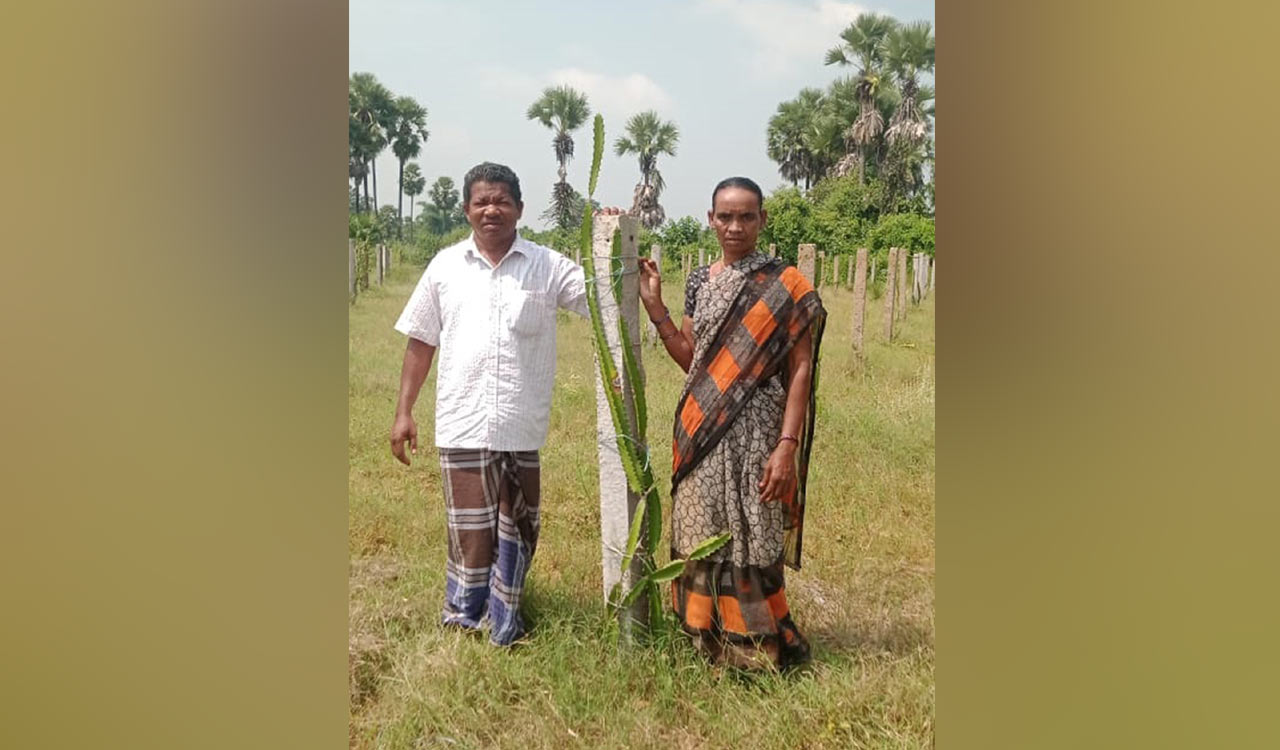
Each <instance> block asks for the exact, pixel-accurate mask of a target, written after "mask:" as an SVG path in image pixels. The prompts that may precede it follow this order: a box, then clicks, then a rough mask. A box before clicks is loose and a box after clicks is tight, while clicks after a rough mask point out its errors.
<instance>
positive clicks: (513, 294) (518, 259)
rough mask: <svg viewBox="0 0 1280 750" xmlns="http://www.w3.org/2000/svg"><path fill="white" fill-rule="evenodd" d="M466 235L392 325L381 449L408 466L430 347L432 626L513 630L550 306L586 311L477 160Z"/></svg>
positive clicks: (532, 516) (567, 268) (544, 424)
mask: <svg viewBox="0 0 1280 750" xmlns="http://www.w3.org/2000/svg"><path fill="white" fill-rule="evenodd" d="M462 202H463V211H464V213H465V214H466V216H467V221H468V223H470V224H471V229H472V233H471V236H470V237H468V238H467V239H465V240H463V241H462V242H459V243H458V244H456V245H453V246H451V247H447V248H445V249H443V250H441V251H440V252H439V253H437V254H436V257H435V258H434V259H432V261H431V263H430V264H429V265H428V266H427V270H426V271H425V272H424V273H423V274H422V279H421V280H420V281H419V282H418V286H417V288H415V289H414V291H413V295H412V296H411V297H410V298H409V303H408V304H407V305H406V306H405V308H404V312H403V313H402V314H401V315H400V319H399V321H397V322H396V330H398V331H400V332H401V333H404V334H406V335H407V336H408V337H409V343H408V347H407V348H406V349H405V354H404V365H403V368H402V370H401V373H400V398H399V401H398V403H397V405H396V416H395V423H394V425H393V426H392V428H391V452H392V453H393V454H394V455H395V457H396V458H398V459H399V460H400V461H402V462H403V463H405V464H406V465H408V464H409V457H408V456H407V455H406V454H405V444H406V443H408V446H409V449H410V451H411V452H412V453H413V454H415V455H416V453H417V448H418V429H417V425H416V424H415V423H414V421H413V404H414V402H415V401H416V400H417V397H418V391H419V389H420V388H421V387H422V383H423V381H424V380H425V379H426V377H427V372H428V371H429V370H430V369H431V362H432V359H433V358H434V356H435V353H436V350H437V349H438V350H439V352H440V370H439V372H438V373H437V375H436V422H435V424H436V428H435V433H436V434H435V441H436V448H437V449H438V450H439V452H440V467H441V471H442V474H443V484H444V498H445V512H446V522H447V527H448V531H449V545H448V557H447V562H446V567H445V574H446V582H445V603H444V614H443V618H442V619H443V622H444V624H445V625H447V626H453V627H458V628H462V629H465V630H479V629H481V628H482V627H484V626H485V625H487V626H488V628H489V639H490V641H491V642H492V643H494V644H495V645H500V646H506V645H510V644H511V643H512V642H514V641H515V640H517V639H518V638H520V636H521V635H523V634H524V622H523V620H522V619H521V617H520V596H521V593H522V591H523V587H524V579H525V575H526V573H528V571H529V563H530V561H531V560H532V558H533V552H534V549H535V548H536V546H537V542H538V503H539V498H540V487H539V481H540V475H539V463H538V449H539V448H541V447H542V444H543V443H544V442H545V441H546V437H547V429H548V425H549V417H550V413H551V385H552V378H553V376H554V373H555V362H556V308H557V307H561V308H566V309H569V310H573V311H574V312H577V313H578V314H579V315H582V316H584V317H585V316H586V315H587V314H588V313H587V300H586V287H585V283H584V278H583V272H582V269H581V268H580V267H579V266H578V265H577V264H575V263H574V262H573V261H571V260H569V259H568V258H565V257H564V256H562V255H560V254H559V253H557V252H555V251H554V250H550V249H548V248H545V247H542V246H541V245H536V244H534V243H532V242H529V241H527V240H525V239H522V238H521V237H520V236H519V235H518V234H517V232H516V222H517V221H519V219H520V216H521V214H522V213H523V210H524V204H523V203H522V202H521V200H520V181H519V179H518V178H517V177H516V175H515V173H514V172H512V171H511V170H510V169H509V168H507V167H505V166H502V165H500V164H492V163H489V162H485V163H483V164H479V165H477V166H476V167H473V168H472V169H471V171H469V172H467V175H466V177H465V178H464V179H463V183H462Z"/></svg>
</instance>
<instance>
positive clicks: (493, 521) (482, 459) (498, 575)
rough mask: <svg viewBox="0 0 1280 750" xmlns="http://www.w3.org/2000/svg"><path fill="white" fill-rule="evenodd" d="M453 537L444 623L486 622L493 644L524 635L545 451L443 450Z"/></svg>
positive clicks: (476, 626) (448, 518) (448, 517)
mask: <svg viewBox="0 0 1280 750" xmlns="http://www.w3.org/2000/svg"><path fill="white" fill-rule="evenodd" d="M440 468H441V471H442V474H443V479H444V500H445V512H446V521H447V527H448V532H449V552H448V559H447V561H446V563H445V602H444V614H443V617H442V621H443V622H444V624H446V625H454V626H458V627H462V628H467V629H479V628H480V627H482V625H483V624H484V623H485V622H486V620H487V623H488V627H489V640H490V641H492V642H493V643H494V644H496V645H500V646H505V645H509V644H510V643H512V642H513V641H515V640H516V639H517V638H519V637H520V636H521V635H523V634H524V621H523V620H522V619H521V617H520V596H521V594H522V593H523V591H524V579H525V575H526V574H527V573H528V572H529V564H530V562H532V560H533V552H534V549H536V548H537V545H538V500H539V494H540V488H539V481H540V473H541V470H540V468H539V462H538V452H537V451H490V450H485V449H478V450H471V449H452V448H441V449H440Z"/></svg>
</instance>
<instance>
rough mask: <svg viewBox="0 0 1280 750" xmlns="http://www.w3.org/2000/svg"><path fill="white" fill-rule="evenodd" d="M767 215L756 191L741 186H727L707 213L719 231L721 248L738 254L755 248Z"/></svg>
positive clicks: (717, 236)
mask: <svg viewBox="0 0 1280 750" xmlns="http://www.w3.org/2000/svg"><path fill="white" fill-rule="evenodd" d="M765 217H766V214H765V211H764V209H762V208H760V200H759V199H758V198H756V194H755V193H753V192H751V191H750V190H747V189H745V188H740V187H727V188H724V189H723V190H721V191H720V192H718V193H716V197H715V203H714V205H713V206H712V208H711V210H710V211H708V212H707V222H708V223H709V224H711V228H712V229H714V230H716V238H717V239H718V240H720V247H722V248H724V249H725V251H726V252H730V251H732V252H733V253H734V254H738V253H749V252H751V251H752V250H754V249H755V247H756V238H757V237H759V236H760V229H761V228H762V227H764V222H765Z"/></svg>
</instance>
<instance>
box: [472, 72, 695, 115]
mask: <svg viewBox="0 0 1280 750" xmlns="http://www.w3.org/2000/svg"><path fill="white" fill-rule="evenodd" d="M473 80H474V82H475V83H476V84H477V85H479V86H480V87H481V88H484V89H487V90H489V91H493V92H495V93H498V94H502V95H509V96H515V97H518V98H520V101H521V102H523V103H524V105H525V106H527V105H528V104H531V103H532V102H533V100H534V99H536V98H538V95H539V94H541V93H542V90H543V89H544V88H546V87H548V86H572V87H573V88H575V89H577V90H579V91H581V92H582V93H584V94H586V95H587V100H588V102H590V105H591V111H592V112H593V113H594V112H600V113H601V114H603V115H604V116H605V118H606V119H611V120H612V119H619V118H623V117H629V116H630V115H632V114H635V113H636V112H639V111H641V110H645V109H656V110H658V113H659V114H663V115H666V116H668V117H669V116H671V115H672V114H673V110H674V108H675V107H674V104H673V102H672V100H671V97H670V96H668V95H667V92H665V91H663V90H662V87H661V86H659V85H658V84H657V83H656V82H655V81H654V80H653V79H652V78H650V77H649V76H647V75H644V74H643V73H630V74H628V75H621V76H610V75H605V74H603V73H593V72H591V71H588V70H583V69H581V68H560V69H557V70H553V71H551V72H549V73H546V74H542V75H533V74H531V73H526V72H523V71H518V70H514V69H511V68H505V67H498V66H490V67H485V68H482V69H480V70H479V71H478V72H477V73H476V74H475V78H474V79H473Z"/></svg>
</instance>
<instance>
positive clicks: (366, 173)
mask: <svg viewBox="0 0 1280 750" xmlns="http://www.w3.org/2000/svg"><path fill="white" fill-rule="evenodd" d="M364 210H365V211H366V212H368V213H373V204H372V203H370V202H369V170H368V169H365V170H364Z"/></svg>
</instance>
